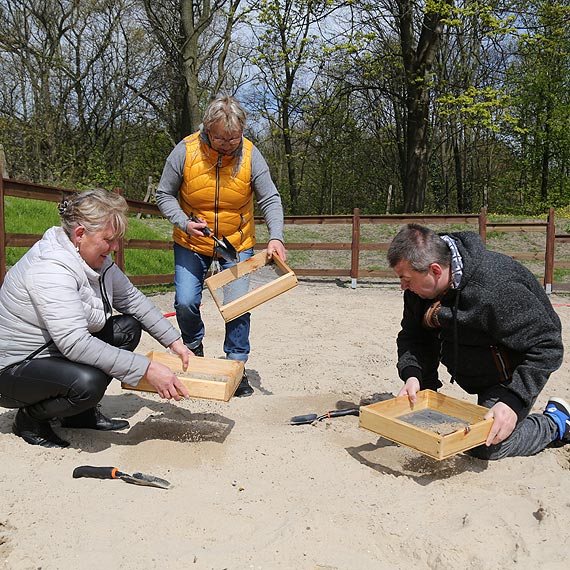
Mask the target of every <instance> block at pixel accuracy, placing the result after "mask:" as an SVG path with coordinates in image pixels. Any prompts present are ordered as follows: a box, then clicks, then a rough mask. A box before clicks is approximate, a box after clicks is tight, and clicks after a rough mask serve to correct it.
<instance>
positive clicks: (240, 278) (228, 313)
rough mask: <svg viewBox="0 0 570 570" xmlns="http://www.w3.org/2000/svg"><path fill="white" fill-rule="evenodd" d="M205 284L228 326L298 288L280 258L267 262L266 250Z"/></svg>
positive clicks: (210, 278)
mask: <svg viewBox="0 0 570 570" xmlns="http://www.w3.org/2000/svg"><path fill="white" fill-rule="evenodd" d="M262 274H263V275H262ZM205 283H206V286H207V287H208V290H209V291H210V293H211V294H212V297H213V298H214V301H215V302H216V305H217V306H218V310H219V311H220V313H221V315H222V317H223V319H224V321H226V322H228V321H231V320H232V319H235V318H237V317H239V316H241V315H243V314H244V313H247V312H248V311H250V310H251V309H253V308H254V307H257V306H258V305H261V304H262V303H265V302H266V301H269V300H270V299H273V298H274V297H277V295H280V294H281V293H284V292H285V291H288V290H289V289H292V288H293V287H295V286H296V285H297V284H298V282H297V277H296V275H295V273H293V271H292V270H291V269H290V268H289V267H288V266H287V265H286V264H285V263H284V262H283V261H282V260H281V259H280V257H279V256H278V255H276V254H274V255H273V257H272V258H271V259H270V260H269V262H268V261H267V250H265V249H264V250H263V251H261V252H260V253H257V254H255V255H254V256H253V257H250V258H249V259H246V260H245V261H242V262H240V263H238V264H237V265H234V266H233V267H229V268H228V269H224V270H223V271H220V273H216V274H215V275H212V276H211V277H208V278H207V279H206V281H205Z"/></svg>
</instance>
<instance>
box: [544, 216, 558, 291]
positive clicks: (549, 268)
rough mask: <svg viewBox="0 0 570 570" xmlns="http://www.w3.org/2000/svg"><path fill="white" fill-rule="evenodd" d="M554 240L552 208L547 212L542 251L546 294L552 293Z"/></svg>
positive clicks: (554, 229)
mask: <svg viewBox="0 0 570 570" xmlns="http://www.w3.org/2000/svg"><path fill="white" fill-rule="evenodd" d="M555 240H556V228H555V225H554V208H550V210H549V212H548V222H547V225H546V251H545V253H544V289H545V291H546V294H547V295H550V293H552V282H553V281H554V243H555Z"/></svg>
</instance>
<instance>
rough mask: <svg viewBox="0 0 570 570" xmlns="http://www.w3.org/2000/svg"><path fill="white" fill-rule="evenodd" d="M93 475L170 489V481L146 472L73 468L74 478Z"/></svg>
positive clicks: (88, 466) (108, 468)
mask: <svg viewBox="0 0 570 570" xmlns="http://www.w3.org/2000/svg"><path fill="white" fill-rule="evenodd" d="M80 477H91V478H93V479H121V480H122V481H125V482H126V483H132V484H133V485H145V486H147V487H158V488H159V489H168V488H169V487H170V483H169V482H168V481H167V480H166V479H160V478H159V477H154V476H153V475H145V474H144V473H133V474H132V475H129V474H128V473H123V472H122V471H119V470H118V469H117V468H116V467H92V466H91V465H82V466H81V467H76V468H75V469H74V470H73V478H74V479H79V478H80Z"/></svg>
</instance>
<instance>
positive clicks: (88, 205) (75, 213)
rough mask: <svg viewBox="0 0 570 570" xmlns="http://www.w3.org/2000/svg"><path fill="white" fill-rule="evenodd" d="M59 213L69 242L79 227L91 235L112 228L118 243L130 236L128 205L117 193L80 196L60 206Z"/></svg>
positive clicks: (89, 192) (93, 192)
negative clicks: (124, 237) (128, 232)
mask: <svg viewBox="0 0 570 570" xmlns="http://www.w3.org/2000/svg"><path fill="white" fill-rule="evenodd" d="M58 209H59V216H60V218H61V227H62V229H63V231H64V232H65V233H66V234H67V235H68V237H69V238H71V234H72V233H73V230H74V229H75V228H76V227H78V226H82V227H84V228H85V230H86V231H88V232H98V231H100V230H104V229H105V228H106V227H107V226H109V225H110V226H111V227H112V228H113V231H114V236H113V237H115V238H117V239H121V238H122V237H123V236H124V235H125V234H126V233H127V226H128V222H127V211H128V206H127V201H126V200H125V199H124V198H123V197H122V196H121V195H120V194H116V193H115V192H107V190H103V189H102V188H95V189H93V190H85V191H84V192H78V193H77V194H75V195H74V196H72V197H71V198H69V199H68V200H64V201H63V202H61V204H58Z"/></svg>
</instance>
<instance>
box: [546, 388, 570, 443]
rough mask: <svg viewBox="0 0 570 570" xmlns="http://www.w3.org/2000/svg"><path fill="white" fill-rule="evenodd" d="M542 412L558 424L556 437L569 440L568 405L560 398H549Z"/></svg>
mask: <svg viewBox="0 0 570 570" xmlns="http://www.w3.org/2000/svg"><path fill="white" fill-rule="evenodd" d="M544 414H545V415H547V416H550V417H551V418H552V419H553V420H554V423H555V424H556V425H557V426H558V439H560V440H562V441H570V405H568V402H566V401H565V400H563V399H562V398H550V400H548V404H546V408H545V410H544Z"/></svg>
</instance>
